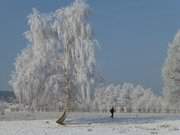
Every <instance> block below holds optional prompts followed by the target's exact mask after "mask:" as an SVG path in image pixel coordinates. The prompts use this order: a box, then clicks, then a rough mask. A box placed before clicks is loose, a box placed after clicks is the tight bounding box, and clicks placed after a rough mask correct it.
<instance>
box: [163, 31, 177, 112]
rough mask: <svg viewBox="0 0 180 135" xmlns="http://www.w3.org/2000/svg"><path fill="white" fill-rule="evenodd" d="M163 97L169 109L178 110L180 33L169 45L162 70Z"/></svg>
mask: <svg viewBox="0 0 180 135" xmlns="http://www.w3.org/2000/svg"><path fill="white" fill-rule="evenodd" d="M162 76H163V81H164V97H165V99H166V102H167V105H168V106H171V107H170V109H177V110H179V109H180V31H178V32H177V34H176V36H175V38H174V40H173V42H172V43H171V44H170V45H169V49H168V53H167V59H166V61H165V64H164V66H163V69H162Z"/></svg>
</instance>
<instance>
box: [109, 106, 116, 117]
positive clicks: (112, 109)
mask: <svg viewBox="0 0 180 135" xmlns="http://www.w3.org/2000/svg"><path fill="white" fill-rule="evenodd" d="M114 112H115V109H114V107H112V108H111V109H110V113H111V118H112V119H113V118H114Z"/></svg>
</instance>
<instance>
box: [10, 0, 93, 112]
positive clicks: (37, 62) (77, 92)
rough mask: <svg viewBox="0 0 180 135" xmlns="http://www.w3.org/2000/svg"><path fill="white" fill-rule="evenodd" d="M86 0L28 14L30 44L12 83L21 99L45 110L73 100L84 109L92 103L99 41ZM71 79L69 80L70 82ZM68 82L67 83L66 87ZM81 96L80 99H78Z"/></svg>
mask: <svg viewBox="0 0 180 135" xmlns="http://www.w3.org/2000/svg"><path fill="white" fill-rule="evenodd" d="M88 16H89V7H88V5H87V4H86V2H85V1H84V0H76V1H75V2H74V3H73V4H72V5H71V6H68V7H66V8H62V9H58V10H56V11H55V12H54V13H51V14H41V13H40V12H39V11H37V10H36V9H33V13H32V14H31V15H29V16H28V24H29V27H30V29H29V31H27V32H26V33H25V37H26V39H27V40H28V42H29V45H28V46H27V47H26V48H25V49H23V50H22V52H21V53H20V54H19V55H18V57H17V58H16V62H15V71H14V72H13V73H12V79H11V80H10V85H11V86H12V88H13V90H14V92H15V95H16V97H17V99H18V100H19V102H20V103H21V104H23V105H28V106H29V108H30V109H35V110H37V109H41V108H46V107H47V106H49V107H51V106H52V104H57V103H59V102H61V104H64V102H66V101H65V100H66V99H64V98H65V97H66V96H65V95H67V90H66V89H67V88H66V87H67V83H66V82H68V89H69V92H68V94H70V95H69V96H71V100H74V99H76V102H73V103H77V104H78V105H79V106H81V107H80V108H85V107H88V106H90V104H91V103H90V102H91V98H92V94H93V86H94V68H95V62H96V61H95V44H96V40H95V39H94V38H93V34H92V30H91V27H90V25H89V23H88ZM67 80H68V81H67ZM65 85H66V86H65ZM77 99H78V100H77Z"/></svg>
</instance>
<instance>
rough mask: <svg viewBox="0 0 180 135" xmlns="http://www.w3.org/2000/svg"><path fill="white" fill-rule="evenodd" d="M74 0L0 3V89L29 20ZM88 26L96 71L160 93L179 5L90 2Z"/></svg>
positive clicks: (165, 0)
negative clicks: (92, 36) (95, 42)
mask: <svg viewBox="0 0 180 135" xmlns="http://www.w3.org/2000/svg"><path fill="white" fill-rule="evenodd" d="M71 2H73V0H28V1H23V0H13V1H12V0H0V61H1V64H0V90H10V89H11V88H10V87H9V86H8V80H9V79H10V73H11V71H12V70H13V63H14V61H15V57H16V56H17V54H18V53H20V51H21V49H23V48H25V47H26V45H27V44H26V43H27V42H26V40H25V39H24V37H23V33H24V32H25V31H26V30H27V29H28V27H27V15H28V14H30V13H31V11H32V8H33V7H35V8H37V9H38V10H40V11H41V12H45V13H48V12H52V11H54V10H56V9H57V8H61V7H63V6H66V5H68V4H70V3H71ZM88 3H89V4H90V7H91V10H92V14H91V17H90V23H91V25H92V27H93V29H94V32H95V36H96V38H97V40H98V41H99V43H100V45H101V49H99V50H97V63H98V64H97V66H98V69H99V70H100V72H101V73H102V74H103V75H104V78H105V80H107V81H108V82H114V83H122V82H132V83H134V84H142V85H143V86H144V87H151V88H152V89H153V90H154V91H155V92H156V93H161V91H162V79H161V68H162V65H163V63H164V60H165V58H166V52H167V47H168V43H169V42H171V41H172V39H173V37H174V35H175V34H176V32H177V30H178V29H179V28H180V8H179V5H180V1H179V0H89V1H88Z"/></svg>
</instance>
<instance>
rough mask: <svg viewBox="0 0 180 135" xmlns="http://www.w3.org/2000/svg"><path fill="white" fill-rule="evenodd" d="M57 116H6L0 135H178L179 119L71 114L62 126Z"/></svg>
mask: <svg viewBox="0 0 180 135" xmlns="http://www.w3.org/2000/svg"><path fill="white" fill-rule="evenodd" d="M58 115H59V114H58V113H33V114H31V113H7V114H6V115H4V116H0V119H1V122H0V135H180V115H177V114H176V115H175V114H171V115H170V114H138V115H137V114H116V116H115V118H114V119H111V118H109V116H108V114H102V113H101V114H100V113H92V114H90V113H73V114H70V115H69V117H68V119H67V121H66V123H67V124H66V125H64V126H61V125H57V124H56V123H55V121H56V118H58Z"/></svg>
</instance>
